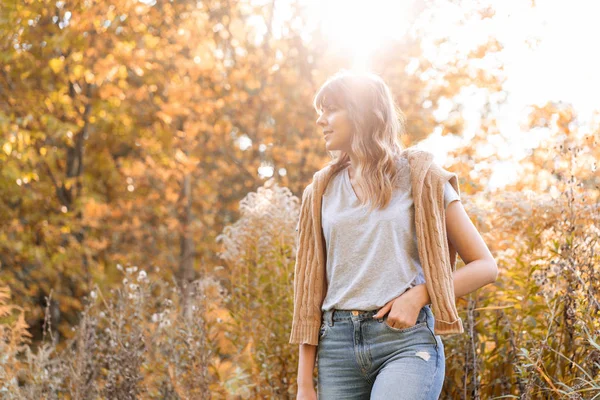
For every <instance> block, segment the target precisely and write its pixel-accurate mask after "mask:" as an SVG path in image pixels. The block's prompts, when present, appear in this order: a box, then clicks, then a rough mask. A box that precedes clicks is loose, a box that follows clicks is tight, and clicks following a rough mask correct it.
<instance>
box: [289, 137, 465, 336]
mask: <svg viewBox="0 0 600 400" xmlns="http://www.w3.org/2000/svg"><path fill="white" fill-rule="evenodd" d="M401 156H403V157H407V159H408V161H409V165H410V169H411V185H412V193H413V202H414V207H415V228H416V229H415V230H416V233H417V244H418V249H419V258H420V262H421V266H422V269H423V275H424V277H425V281H426V282H425V284H426V286H427V291H428V293H429V297H430V299H431V309H432V312H433V314H434V316H435V326H434V332H435V334H436V335H449V334H454V333H463V332H464V328H463V325H462V320H461V319H460V317H459V316H458V312H457V310H456V305H455V297H454V282H453V275H452V273H453V272H454V271H455V270H456V254H457V252H456V250H455V249H454V247H453V246H452V243H451V242H450V241H449V240H448V239H447V234H446V223H445V222H446V213H445V211H446V210H445V207H444V185H445V183H446V182H447V181H449V182H450V184H451V185H452V187H453V188H454V190H455V191H456V193H458V195H459V196H460V191H459V187H458V178H457V176H456V174H454V173H452V172H449V171H446V170H445V169H443V168H442V167H441V166H439V165H438V164H436V163H435V162H433V154H432V153H430V152H428V151H424V150H419V149H415V148H413V147H409V148H407V149H404V150H403V152H402V155H401ZM332 175H333V171H332V169H331V167H330V166H329V165H328V166H326V167H325V168H323V169H321V170H319V171H317V172H316V173H315V174H314V175H313V181H312V182H311V183H310V184H309V185H308V186H307V187H306V188H305V189H304V192H303V193H302V203H301V206H300V218H299V223H298V233H297V235H296V238H297V241H298V252H297V254H296V265H295V269H294V314H293V318H292V331H291V334H290V340H289V343H291V344H295V343H297V344H299V343H307V344H311V345H314V346H316V345H318V342H319V329H320V326H321V322H322V314H321V305H322V304H323V300H324V299H325V295H326V294H327V279H326V275H325V273H326V271H325V265H326V252H325V238H324V235H323V230H322V227H321V200H322V195H323V192H324V191H325V189H326V188H327V183H328V182H329V179H331V177H332Z"/></svg>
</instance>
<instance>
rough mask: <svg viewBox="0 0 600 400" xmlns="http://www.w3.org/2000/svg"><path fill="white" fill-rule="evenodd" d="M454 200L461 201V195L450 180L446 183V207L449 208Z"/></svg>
mask: <svg viewBox="0 0 600 400" xmlns="http://www.w3.org/2000/svg"><path fill="white" fill-rule="evenodd" d="M454 200H458V201H460V197H459V196H458V193H456V190H454V188H453V187H452V184H451V183H450V181H447V182H446V184H445V185H444V207H446V208H448V204H450V203H452V202H453V201H454Z"/></svg>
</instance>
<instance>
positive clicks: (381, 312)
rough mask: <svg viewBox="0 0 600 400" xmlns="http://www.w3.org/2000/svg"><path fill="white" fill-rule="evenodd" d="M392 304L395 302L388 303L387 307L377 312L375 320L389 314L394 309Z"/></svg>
mask: <svg viewBox="0 0 600 400" xmlns="http://www.w3.org/2000/svg"><path fill="white" fill-rule="evenodd" d="M392 304H394V300H391V301H388V303H387V304H386V305H385V306H383V307H381V308H380V309H379V310H378V311H377V314H375V315H373V319H377V318H381V317H382V316H384V315H385V314H387V312H388V311H389V309H390V308H392Z"/></svg>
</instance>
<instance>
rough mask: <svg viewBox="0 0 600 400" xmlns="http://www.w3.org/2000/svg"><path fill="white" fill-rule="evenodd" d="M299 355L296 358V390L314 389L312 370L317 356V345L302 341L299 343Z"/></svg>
mask: <svg viewBox="0 0 600 400" xmlns="http://www.w3.org/2000/svg"><path fill="white" fill-rule="evenodd" d="M299 349H300V350H299V351H300V357H299V360H298V390H300V389H301V388H303V387H305V388H312V389H314V382H313V371H314V369H315V360H316V358H317V346H313V345H311V344H306V343H302V344H300V345H299Z"/></svg>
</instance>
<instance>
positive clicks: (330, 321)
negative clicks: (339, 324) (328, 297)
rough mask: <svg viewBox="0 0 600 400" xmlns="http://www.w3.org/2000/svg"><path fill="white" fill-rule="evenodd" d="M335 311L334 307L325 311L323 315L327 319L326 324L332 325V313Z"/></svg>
mask: <svg viewBox="0 0 600 400" xmlns="http://www.w3.org/2000/svg"><path fill="white" fill-rule="evenodd" d="M334 312H335V309H332V310H328V311H327V313H326V314H325V317H326V319H327V325H329V326H333V313H334Z"/></svg>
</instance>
